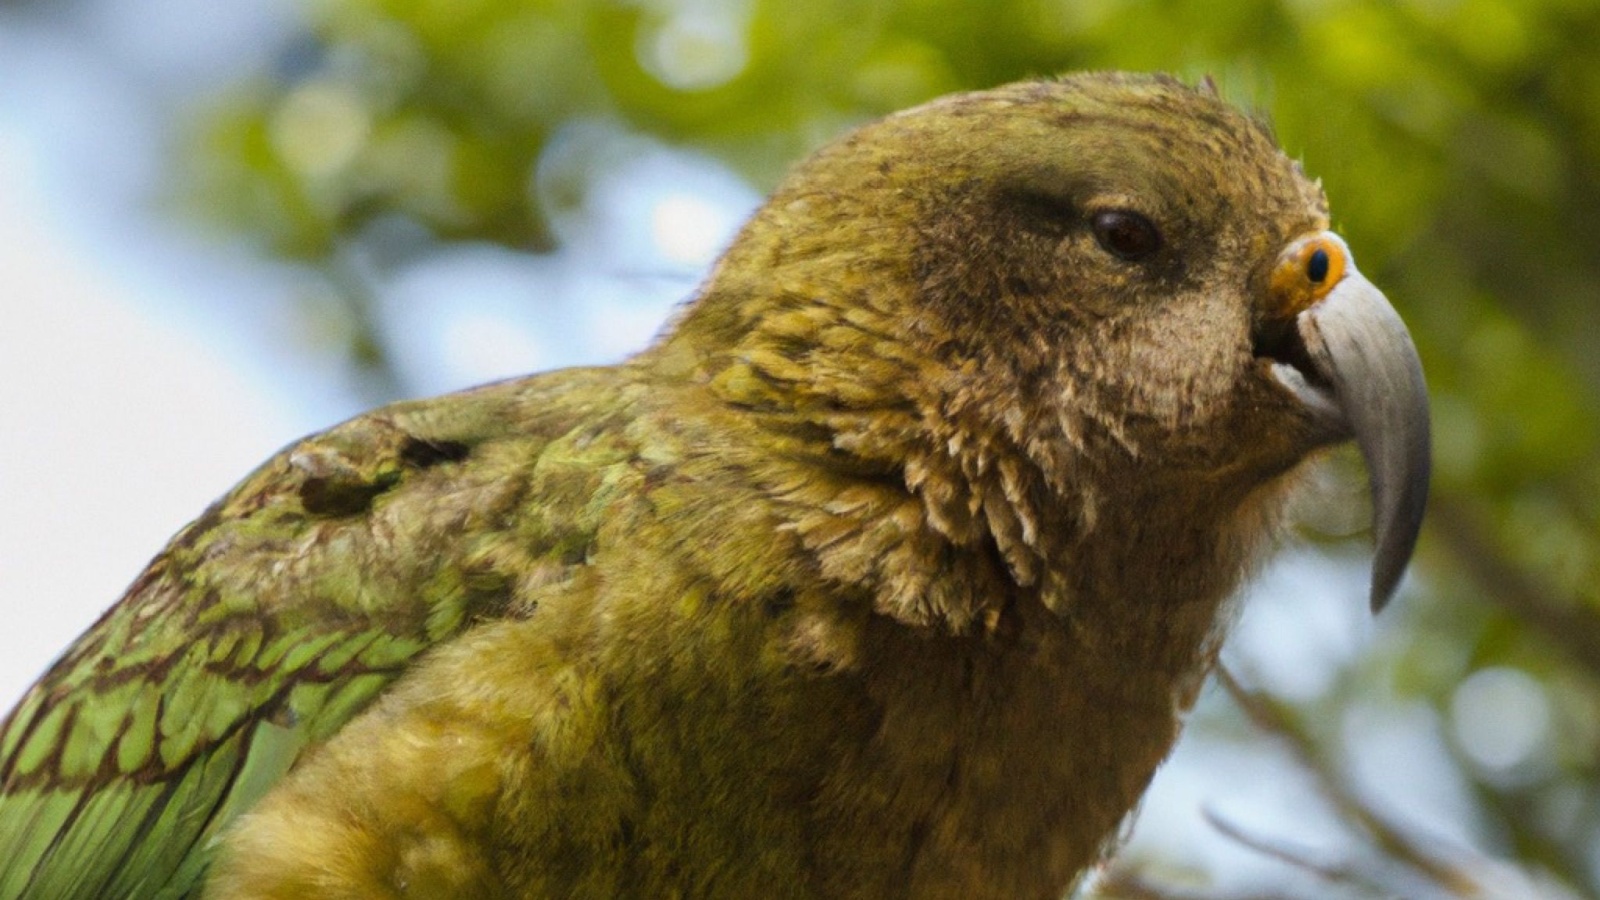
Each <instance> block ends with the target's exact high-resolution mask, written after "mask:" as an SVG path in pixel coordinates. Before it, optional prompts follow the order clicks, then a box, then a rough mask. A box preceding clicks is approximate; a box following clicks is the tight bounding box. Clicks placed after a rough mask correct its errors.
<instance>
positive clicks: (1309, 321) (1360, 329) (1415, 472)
mask: <svg viewBox="0 0 1600 900" xmlns="http://www.w3.org/2000/svg"><path fill="white" fill-rule="evenodd" d="M1341 243H1342V242H1341ZM1296 328H1297V329H1298V330H1299V333H1300V338H1301V340H1302V341H1303V342H1304V343H1305V348H1306V351H1307V353H1308V355H1309V356H1310V358H1311V362H1312V365H1313V366H1314V367H1315V368H1316V370H1317V374H1318V375H1320V376H1321V377H1322V378H1323V379H1325V380H1326V381H1327V383H1328V384H1330V385H1332V387H1333V393H1334V396H1333V401H1334V403H1333V405H1334V406H1336V407H1337V413H1338V414H1340V415H1342V417H1343V419H1344V422H1345V424H1346V425H1347V426H1348V428H1349V430H1350V432H1351V433H1353V434H1354V436H1355V439H1356V443H1357V444H1358V445H1359V446H1360V447H1361V455H1362V456H1363V457H1365V458H1366V462H1367V472H1368V477H1369V478H1370V479H1371V482H1372V507H1373V509H1372V516H1373V532H1374V534H1375V538H1376V543H1377V556H1376V558H1375V559H1374V561H1373V564H1372V595H1371V599H1372V611H1373V612H1378V611H1379V610H1381V609H1383V607H1384V605H1385V604H1387V603H1388V602H1389V598H1390V597H1391V596H1392V595H1393V594H1394V590H1395V586H1396V585H1397V584H1398V583H1399V581H1400V576H1401V575H1402V574H1404V572H1405V568H1406V563H1408V562H1409V561H1410V560H1411V551H1412V549H1413V548H1414V547H1415V546H1416V543H1417V533H1418V531H1420V530H1421V528H1422V513H1423V508H1424V507H1425V506H1427V502H1428V477H1429V472H1430V470H1431V468H1432V452H1433V450H1432V446H1433V445H1432V438H1431V437H1430V435H1429V429H1428V385H1427V382H1425V381H1424V380H1423V376H1422V363H1421V361H1420V360H1418V358H1417V348H1416V347H1415V346H1414V345H1413V344H1412V342H1411V335H1410V334H1409V333H1408V332H1407V331H1406V326H1405V323H1403V322H1401V321H1400V316H1399V314H1398V313H1396V312H1395V311H1394V307H1392V306H1390V305H1389V301H1388V300H1387V299H1386V298H1385V297H1384V296H1383V293H1382V292H1381V291H1379V290H1378V289H1377V288H1376V287H1374V286H1373V284H1372V282H1370V281H1368V280H1367V279H1366V278H1364V277H1363V276H1362V275H1361V273H1360V272H1357V271H1356V270H1355V266H1354V264H1353V263H1352V264H1350V266H1349V269H1348V271H1347V272H1346V273H1345V276H1344V278H1342V279H1340V281H1339V283H1338V284H1336V285H1335V286H1334V288H1333V290H1332V291H1330V292H1329V293H1328V295H1327V296H1326V297H1324V298H1323V299H1322V300H1321V301H1320V302H1318V303H1316V304H1315V305H1313V306H1311V307H1310V308H1309V309H1307V310H1305V311H1304V312H1302V313H1301V314H1300V315H1299V317H1298V320H1297V321H1296ZM1329 411H1330V412H1332V411H1333V410H1329Z"/></svg>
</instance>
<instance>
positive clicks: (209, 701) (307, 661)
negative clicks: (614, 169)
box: [0, 370, 627, 900]
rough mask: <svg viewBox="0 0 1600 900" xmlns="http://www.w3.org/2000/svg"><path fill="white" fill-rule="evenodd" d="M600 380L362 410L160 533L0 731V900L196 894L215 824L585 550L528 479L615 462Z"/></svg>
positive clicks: (584, 378) (525, 384)
mask: <svg viewBox="0 0 1600 900" xmlns="http://www.w3.org/2000/svg"><path fill="white" fill-rule="evenodd" d="M606 373H607V370H589V371H588V372H584V371H581V370H571V371H568V372H564V373H556V374H555V375H549V376H543V377H541V378H536V379H528V380H524V381H520V382H507V383H503V384H499V385H491V386H489V387H486V388H480V389H478V390H476V391H471V392H467V393H464V394H457V395H453V396H451V397H446V398H440V399H438V400H433V401H424V402H419V403H410V404H400V405H396V406H394V407H389V408H387V409H384V410H380V411H378V412H375V413H371V414H368V415H365V416H361V417H359V418H356V419H353V420H351V421H349V422H346V423H345V424H343V425H341V426H338V427H337V428H334V429H332V430H330V431H328V432H324V433H322V434H319V435H316V436H313V437H311V438H308V439H306V440H304V441H301V442H299V443H297V444H295V445H292V446H290V447H289V448H287V449H286V450H284V451H283V452H281V453H279V454H278V455H277V456H276V457H274V458H273V459H271V460H269V461H268V462H267V463H266V464H265V465H263V466H262V467H261V468H260V469H258V470H257V471H256V472H255V473H253V474H252V475H251V476H250V477H249V478H247V479H246V480H245V481H244V482H243V483H242V484H240V485H239V486H238V487H237V488H235V489H234V490H233V491H232V492H230V493H229V494H228V495H227V496H225V497H224V498H222V499H221V500H220V501H218V502H217V503H216V504H214V505H213V506H212V507H211V508H210V509H209V510H207V511H206V512H205V514H204V515H203V516H201V517H200V518H199V519H198V520H197V521H195V522H194V523H193V524H191V525H190V526H188V527H187V528H186V529H184V530H183V531H182V532H181V533H179V534H178V535H177V537H175V538H174V539H173V540H172V542H171V543H170V544H169V545H168V546H167V548H166V549H165V550H164V551H163V552H162V553H161V555H160V556H158V557H156V559H155V560H154V562H152V563H151V564H150V566H149V567H148V568H147V569H146V570H145V572H144V573H143V574H142V575H141V576H140V577H139V578H138V580H137V581H135V582H134V584H133V586H132V587H131V588H129V590H128V592H127V594H126V595H125V596H124V597H123V598H122V600H121V601H120V602H118V603H117V605H116V606H114V607H113V608H112V609H111V610H110V611H109V612H107V613H106V614H105V615H104V616H103V617H102V618H101V619H100V621H99V622H97V623H96V624H95V625H94V626H93V627H92V628H91V629H90V630H89V631H88V632H87V633H85V634H84V635H83V636H82V637H81V638H79V640H78V641H77V642H76V643H75V644H73V645H72V647H71V648H69V649H68V650H67V652H66V653H65V655H63V656H62V658H61V659H60V660H59V661H58V662H56V664H55V665H54V666H53V667H52V668H51V669H50V670H49V672H47V673H46V674H45V676H44V677H43V678H42V679H40V681H39V682H38V683H37V684H36V685H34V686H33V687H32V688H31V689H30V690H29V691H28V693H27V694H26V695H25V696H24V698H23V699H22V701H21V703H20V704H19V705H18V707H17V708H16V709H15V710H14V711H13V712H12V713H11V715H10V716H9V717H8V718H7V719H6V720H5V722H4V724H3V725H0V898H19V897H37V898H50V900H66V898H85V900H88V898H94V900H114V898H132V897H139V898H146V897H184V896H190V895H191V894H193V893H197V892H198V884H199V879H200V877H201V875H202V874H203V872H204V868H205V866H206V864H207V863H208V861H209V858H210V855H211V850H212V848H213V846H214V844H215V842H216V839H217V838H218V836H219V834H220V832H221V830H222V829H223V828H224V827H225V826H226V825H227V824H228V823H229V822H230V821H231V820H233V819H234V818H235V817H236V816H238V815H239V814H240V813H241V812H244V811H245V810H247V809H249V808H250V807H251V806H252V805H253V804H254V803H255V802H256V801H257V800H258V799H259V798H260V797H261V796H262V795H263V794H264V793H265V792H266V791H267V790H268V789H269V788H270V787H271V786H272V785H273V783H274V782H275V781H276V780H277V779H278V778H279V777H280V776H282V775H283V774H284V773H285V772H286V771H288V769H289V768H290V766H292V765H293V764H294V762H295V760H296V758H297V757H299V755H300V754H301V753H302V752H303V751H304V750H305V749H306V747H308V746H310V745H312V744H315V743H316V742H318V741H320V740H323V739H325V738H327V737H328V736H329V735H331V734H333V733H334V732H335V731H337V730H338V729H339V728H340V727H341V726H342V725H343V724H344V723H345V722H347V721H348V720H349V719H350V718H351V717H352V716H354V715H356V714H357V713H358V712H359V711H360V710H361V709H362V708H363V707H365V706H366V705H367V704H368V703H370V702H371V701H372V699H373V698H374V697H375V696H377V694H378V693H379V692H380V691H382V690H383V689H384V687H385V686H386V685H388V684H389V683H390V682H391V681H392V680H393V679H394V678H396V677H397V676H398V675H399V674H400V673H402V672H403V671H404V670H405V669H406V667H407V666H408V665H409V664H410V663H411V662H412V661H413V660H414V659H415V658H416V657H417V656H418V654H420V653H422V652H423V651H425V650H426V649H427V648H429V647H431V646H433V645H436V644H438V643H440V642H441V641H446V640H448V639H450V638H451V637H452V636H453V635H456V634H458V633H460V632H461V631H462V630H464V629H465V628H468V627H470V626H471V624H473V623H474V622H475V621H481V620H485V619H492V618H496V617H502V616H506V615H518V614H525V613H526V612H527V610H519V609H517V608H516V602H515V597H516V596H517V594H518V590H517V583H518V580H519V579H523V578H530V577H535V578H537V577H546V578H547V577H549V569H550V568H551V567H560V566H562V565H563V562H562V560H564V559H572V558H573V557H574V555H576V558H577V559H579V560H581V558H582V555H583V547H584V546H585V544H586V543H587V534H585V533H584V532H585V528H584V523H583V521H582V520H583V518H584V517H583V516H582V515H581V514H578V513H573V514H570V515H569V514H565V513H563V511H562V510H561V509H560V508H556V507H550V506H549V505H548V504H547V505H545V506H541V505H540V504H539V503H529V502H527V497H528V495H529V492H530V484H533V483H534V482H535V481H537V480H539V479H541V478H548V477H549V473H550V472H552V471H555V472H560V471H561V470H566V469H570V470H572V471H574V472H581V473H586V474H585V476H584V477H583V478H581V479H580V481H584V482H587V481H589V480H591V479H593V478H594V477H595V473H596V472H597V471H599V470H600V469H603V467H604V462H605V459H612V460H615V459H619V458H621V457H622V456H626V455H627V454H625V453H623V452H622V451H621V450H619V449H618V448H616V447H613V446H611V445H610V444H608V443H607V442H606V441H605V440H596V434H595V432H596V430H598V431H599V433H600V435H601V436H604V433H605V425H604V423H599V424H597V423H596V422H594V421H592V420H590V419H587V418H585V417H586V415H587V414H588V413H589V412H590V411H592V410H593V409H596V408H598V409H607V407H609V408H610V409H609V412H610V413H612V414H616V413H617V412H618V407H619V406H620V404H617V403H612V402H609V401H608V398H607V397H606V396H600V397H598V400H599V402H598V403H596V402H595V401H596V399H597V398H596V396H595V393H596V392H597V391H598V392H599V393H600V394H602V395H604V394H606V393H607V389H606V387H605V385H606V384H607V382H606V377H605V376H606ZM579 487H580V490H577V491H572V492H571V493H572V494H573V495H574V498H575V502H579V501H578V499H577V498H579V497H581V494H582V485H579ZM591 496H592V495H591ZM541 502H543V501H542V500H541ZM552 502H556V501H552ZM557 506H559V503H557ZM541 572H542V573H544V574H543V575H541V574H540V573H541Z"/></svg>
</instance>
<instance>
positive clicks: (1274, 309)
mask: <svg viewBox="0 0 1600 900" xmlns="http://www.w3.org/2000/svg"><path fill="white" fill-rule="evenodd" d="M1348 268H1349V251H1348V250H1346V249H1345V247H1344V243H1343V242H1342V241H1340V240H1339V239H1338V238H1336V237H1334V236H1333V235H1331V234H1329V233H1327V232H1319V233H1317V234H1313V235H1307V236H1306V237H1303V238H1300V239H1299V240H1296V241H1294V242H1293V243H1291V244H1290V245H1289V246H1288V247H1286V248H1284V251H1283V253H1282V254H1281V255H1280V256H1279V257H1278V264H1277V265H1276V266H1274V267H1273V269H1272V281H1271V283H1270V285H1269V286H1268V288H1267V290H1268V293H1269V294H1270V295H1271V296H1270V300H1271V302H1270V304H1269V312H1268V314H1269V315H1270V316H1271V317H1272V318H1282V319H1292V318H1294V317H1295V316H1297V315H1299V314H1300V313H1302V312H1305V311H1306V310H1307V309H1309V308H1310V307H1311V306H1313V305H1314V304H1316V303H1317V301H1319V300H1321V299H1322V298H1323V297H1326V296H1328V292H1329V291H1331V290H1333V286H1334V285H1336V284H1338V283H1339V280H1340V279H1341V278H1343V277H1344V273H1345V270H1346V269H1348Z"/></svg>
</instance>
